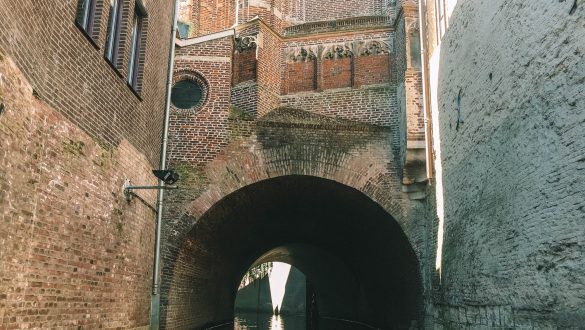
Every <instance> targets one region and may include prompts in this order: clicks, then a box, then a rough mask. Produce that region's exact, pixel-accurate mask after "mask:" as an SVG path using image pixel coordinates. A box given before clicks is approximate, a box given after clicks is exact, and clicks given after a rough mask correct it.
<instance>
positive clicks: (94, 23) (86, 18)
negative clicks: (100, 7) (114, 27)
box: [75, 0, 99, 40]
mask: <svg viewBox="0 0 585 330" xmlns="http://www.w3.org/2000/svg"><path fill="white" fill-rule="evenodd" d="M97 1H98V0H79V2H78V3H77V16H76V19H75V21H76V22H77V24H78V25H79V27H81V29H82V30H83V31H85V33H86V34H87V36H89V37H90V38H91V39H92V40H97V38H98V36H99V20H98V12H97Z"/></svg>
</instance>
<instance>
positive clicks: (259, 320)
mask: <svg viewBox="0 0 585 330" xmlns="http://www.w3.org/2000/svg"><path fill="white" fill-rule="evenodd" d="M215 329H217V330H232V329H234V330H251V329H254V330H306V329H307V319H306V318H305V317H303V316H294V315H281V316H274V315H271V314H237V315H236V317H235V319H234V324H233V327H232V325H231V324H230V325H226V326H223V327H221V328H214V330H215ZM317 329H318V330H366V329H375V328H371V327H367V326H364V325H360V324H357V323H350V322H344V321H338V320H331V319H320V320H319V322H318V327H317Z"/></svg>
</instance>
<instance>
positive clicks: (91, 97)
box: [0, 0, 172, 329]
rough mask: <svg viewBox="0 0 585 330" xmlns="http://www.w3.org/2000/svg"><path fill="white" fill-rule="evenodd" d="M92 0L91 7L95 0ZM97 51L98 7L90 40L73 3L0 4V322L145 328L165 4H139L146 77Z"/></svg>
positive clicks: (103, 26)
mask: <svg viewBox="0 0 585 330" xmlns="http://www.w3.org/2000/svg"><path fill="white" fill-rule="evenodd" d="M100 3H101V2H100ZM133 8H134V1H126V2H125V3H124V13H123V15H122V19H123V23H122V25H123V28H122V36H121V40H122V41H121V56H120V57H119V61H117V62H116V63H115V65H114V66H112V65H110V64H108V62H107V61H106V60H105V59H104V55H103V54H104V44H105V38H106V31H107V18H108V15H109V8H101V7H100V8H98V12H100V14H101V15H99V16H98V18H99V19H98V21H97V22H96V24H95V27H96V28H97V29H96V30H95V31H94V32H93V33H92V35H91V36H86V35H85V32H83V31H82V30H81V29H80V28H78V27H77V26H76V23H75V18H76V12H77V1H44V2H43V3H39V2H38V1H32V0H30V1H29V0H25V1H10V0H8V1H2V4H1V5H0V102H1V103H3V105H4V106H5V108H4V112H3V113H1V114H0V141H1V142H0V149H2V153H0V187H1V191H0V219H1V220H0V221H1V222H2V224H3V225H2V228H0V264H1V265H2V266H1V267H0V278H1V281H0V328H2V329H14V328H39V329H50V328H101V327H103V328H147V327H148V324H149V305H150V286H151V282H152V270H151V269H152V251H153V250H152V248H153V243H154V227H153V222H154V219H155V211H154V209H153V204H154V198H155V193H148V192H144V193H141V194H140V196H141V199H134V200H133V201H132V202H130V203H128V202H127V201H126V200H125V198H124V196H123V195H122V184H123V183H124V180H125V179H130V180H131V181H132V182H133V183H135V184H155V182H156V180H154V178H153V177H152V174H151V170H152V169H153V168H156V167H157V166H158V162H159V158H160V137H161V130H162V123H163V120H162V119H163V109H164V99H165V98H164V96H165V95H164V94H165V85H166V72H165V68H166V66H165V65H166V64H165V63H167V58H168V47H169V40H168V39H169V38H168V36H169V35H170V22H171V18H172V17H171V14H172V7H171V6H168V5H167V2H166V1H157V0H152V1H148V2H147V3H146V10H147V13H148V18H147V19H146V20H147V22H148V23H147V35H146V39H144V40H143V42H144V43H143V45H144V46H145V57H144V60H145V62H144V70H143V72H142V73H143V81H142V82H143V84H142V88H141V90H140V92H139V93H138V95H137V94H135V92H134V91H133V90H132V89H131V88H130V87H129V86H128V84H127V78H128V77H127V72H128V63H129V53H130V47H129V43H130V27H131V26H132V24H133V22H132V21H131V20H132V15H131V14H132V10H133Z"/></svg>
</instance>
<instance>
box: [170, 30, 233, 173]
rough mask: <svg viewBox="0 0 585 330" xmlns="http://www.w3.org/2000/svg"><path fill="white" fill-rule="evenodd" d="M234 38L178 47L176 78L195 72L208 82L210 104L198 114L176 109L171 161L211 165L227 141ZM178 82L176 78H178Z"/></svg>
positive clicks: (171, 143)
mask: <svg viewBox="0 0 585 330" xmlns="http://www.w3.org/2000/svg"><path fill="white" fill-rule="evenodd" d="M232 52H233V41H232V38H231V37H224V38H221V39H216V40H212V41H209V42H205V43H201V44H196V45H192V46H187V47H183V48H178V49H177V51H176V60H175V75H176V78H177V77H180V75H181V73H186V72H194V73H196V74H197V75H199V76H201V77H202V78H203V79H204V80H206V81H207V85H208V86H209V90H208V92H207V94H208V95H207V101H206V102H205V104H204V105H203V106H202V107H201V108H198V109H197V110H196V111H189V110H187V111H185V110H178V109H173V110H172V111H171V119H170V125H169V140H170V142H169V154H168V158H169V159H170V160H177V161H178V160H180V161H183V162H187V163H192V164H204V163H206V162H209V161H210V160H212V159H213V158H215V155H216V154H217V153H218V152H219V151H220V150H221V149H222V147H223V146H225V144H226V142H227V132H226V128H227V118H228V114H229V106H230V96H231V92H230V87H231V81H232V64H231V62H232ZM175 82H176V79H175Z"/></svg>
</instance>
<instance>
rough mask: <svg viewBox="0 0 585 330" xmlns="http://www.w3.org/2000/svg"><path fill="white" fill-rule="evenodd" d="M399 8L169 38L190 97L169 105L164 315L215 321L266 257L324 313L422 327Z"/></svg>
mask: <svg viewBox="0 0 585 330" xmlns="http://www.w3.org/2000/svg"><path fill="white" fill-rule="evenodd" d="M408 8H409V7H408ZM411 9H413V8H411ZM413 13H414V9H413V12H409V11H408V10H405V11H403V12H402V14H401V15H400V16H399V17H398V18H397V20H396V22H395V21H394V20H390V19H389V18H387V17H378V16H374V17H365V18H354V19H344V20H339V21H330V22H320V23H311V24H305V25H300V26H299V25H297V26H294V27H292V28H285V29H282V30H280V31H277V29H274V26H270V25H268V24H266V23H265V22H264V20H262V19H254V20H252V21H250V22H248V23H246V24H243V25H241V26H238V27H237V28H236V29H235V30H226V31H223V32H222V31H220V32H218V33H215V34H211V35H206V36H204V37H195V38H191V39H186V40H182V41H179V42H178V43H177V48H176V51H177V57H176V62H175V84H177V83H179V82H183V81H188V82H191V83H192V84H195V85H197V86H198V88H199V89H201V91H202V92H201V95H202V96H201V99H200V100H198V102H197V103H196V104H195V105H191V106H190V107H181V106H180V104H179V105H177V104H175V106H174V107H173V109H172V113H171V135H170V141H171V142H170V155H169V162H170V163H171V167H173V168H174V169H176V170H177V171H179V172H180V173H181V176H182V180H181V181H180V186H181V189H179V190H178V191H175V192H171V193H169V194H168V197H167V200H166V202H165V205H166V207H165V209H166V212H165V216H164V218H165V225H164V226H165V227H164V235H163V242H165V243H164V245H163V252H162V254H163V264H164V268H163V274H162V278H163V284H162V292H161V297H162V298H161V299H162V300H161V325H162V326H163V327H166V328H201V327H204V326H210V325H215V324H220V323H222V322H229V321H230V320H231V319H232V318H233V310H234V301H235V296H236V293H237V288H238V285H239V283H240V280H241V278H242V276H243V275H244V273H245V272H246V271H247V270H248V269H249V268H250V267H251V266H252V265H254V264H257V263H259V262H268V261H283V262H287V263H290V264H291V265H293V266H295V267H297V268H298V269H300V270H301V271H303V272H304V273H305V274H307V276H308V278H310V280H311V281H312V283H313V284H314V285H315V288H316V291H317V294H318V295H319V297H320V299H319V311H320V313H321V315H323V316H330V317H340V318H345V319H352V320H359V321H362V322H366V323H369V324H373V325H377V326H379V327H383V328H389V327H398V328H408V327H409V326H411V325H412V324H421V322H422V321H423V317H424V306H423V284H422V283H423V281H422V274H421V263H420V262H419V260H423V259H426V255H425V254H426V253H429V251H428V250H427V249H426V248H427V246H426V245H425V244H426V243H425V242H426V241H425V239H426V237H425V235H426V234H425V233H427V232H428V231H426V230H425V227H426V226H427V219H429V218H432V216H431V217H429V216H428V214H432V211H431V209H429V207H428V205H427V203H426V201H425V197H426V192H425V190H426V179H427V178H426V168H425V158H424V152H423V150H424V148H425V146H424V131H423V129H424V127H423V125H422V117H423V115H422V108H421V107H420V93H421V91H420V86H419V80H420V69H419V68H417V67H416V63H415V62H414V61H411V60H410V59H408V58H407V57H408V56H407V55H406V54H407V52H405V51H404V50H399V49H401V47H405V45H406V44H407V40H406V39H408V38H407V36H408V35H409V33H406V34H405V33H404V30H405V29H416V26H415V24H414V22H415V21H416V17H415V16H414V14H413ZM409 14H411V16H408V15H409ZM397 30H399V31H400V33H402V37H397V36H396V35H397V33H396V31H397ZM220 73H221V74H220ZM430 246H433V244H431V245H430ZM331 274H335V276H330V275H331ZM341 292H343V294H340V293H341ZM388 311H392V312H391V313H389V312H388Z"/></svg>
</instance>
